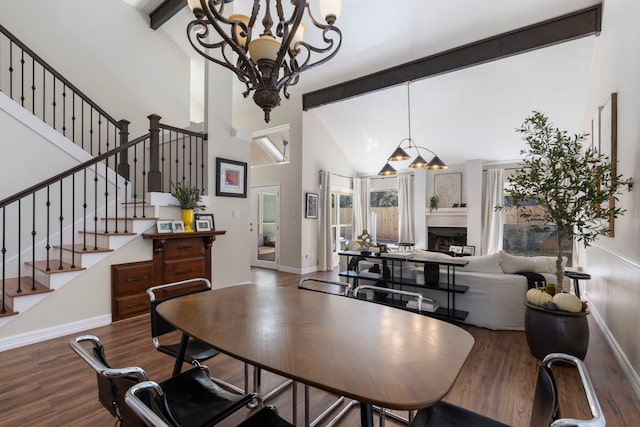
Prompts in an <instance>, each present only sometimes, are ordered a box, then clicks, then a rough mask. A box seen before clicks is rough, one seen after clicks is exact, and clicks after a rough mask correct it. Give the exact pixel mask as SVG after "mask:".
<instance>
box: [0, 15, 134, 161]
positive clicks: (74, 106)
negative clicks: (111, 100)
mask: <svg viewBox="0 0 640 427" xmlns="http://www.w3.org/2000/svg"><path fill="white" fill-rule="evenodd" d="M0 91H1V92H4V93H5V94H6V95H7V96H9V97H10V98H11V99H13V100H14V101H16V102H17V103H19V104H20V105H22V107H23V108H25V109H27V110H28V111H31V113H32V114H33V115H35V116H36V117H38V118H39V119H41V120H42V121H43V122H45V123H47V124H48V125H49V126H51V127H52V128H54V129H55V130H57V131H58V132H60V133H62V135H64V136H66V137H67V138H68V139H70V140H71V141H73V142H74V143H75V144H76V145H79V146H80V147H82V148H83V149H84V150H85V151H87V152H89V153H90V154H91V155H98V154H100V153H106V152H108V151H109V150H110V149H111V148H112V147H114V146H115V144H116V142H117V141H118V136H117V134H118V132H119V131H121V130H123V129H122V125H123V123H122V121H117V120H115V119H114V118H113V117H111V116H110V115H109V114H108V113H107V112H105V111H104V110H103V109H102V108H100V107H99V106H98V105H97V104H96V103H95V102H93V101H92V100H91V99H90V98H89V97H88V96H86V95H85V94H84V93H83V92H82V91H80V89H78V88H77V87H76V86H74V85H73V84H72V83H71V82H70V81H69V80H67V79H66V78H65V77H63V76H62V74H60V73H59V72H57V71H56V70H55V69H54V68H53V67H52V66H50V65H49V64H48V63H47V62H46V61H44V60H43V59H42V58H41V57H40V56H38V55H37V54H36V53H35V52H33V51H32V50H31V49H29V48H28V47H27V46H26V45H25V44H24V43H22V42H21V41H20V40H18V38H17V37H16V36H14V35H13V34H11V33H10V32H9V31H8V30H7V29H6V28H4V27H3V26H2V25H0ZM127 123H128V122H127ZM125 131H126V129H125Z"/></svg>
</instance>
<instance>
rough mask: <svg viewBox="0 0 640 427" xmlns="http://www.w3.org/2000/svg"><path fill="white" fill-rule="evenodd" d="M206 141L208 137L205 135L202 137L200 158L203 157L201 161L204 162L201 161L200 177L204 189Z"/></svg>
mask: <svg viewBox="0 0 640 427" xmlns="http://www.w3.org/2000/svg"><path fill="white" fill-rule="evenodd" d="M205 141H206V139H205V138H204V137H202V138H201V139H200V149H201V152H200V159H201V162H202V163H200V179H201V180H202V188H203V189H204V186H205V179H204V176H205V175H204V168H205V160H206V157H205V150H204V149H205V143H204V142H205Z"/></svg>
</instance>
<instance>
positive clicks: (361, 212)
mask: <svg viewBox="0 0 640 427" xmlns="http://www.w3.org/2000/svg"><path fill="white" fill-rule="evenodd" d="M370 207H371V183H370V181H369V178H354V179H353V235H354V236H358V235H360V234H361V233H362V230H367V231H368V232H369V234H371V231H372V230H371V223H370V222H369V217H370V215H369V211H370Z"/></svg>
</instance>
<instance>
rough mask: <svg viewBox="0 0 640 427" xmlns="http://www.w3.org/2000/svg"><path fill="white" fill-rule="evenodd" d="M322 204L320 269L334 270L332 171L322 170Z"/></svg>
mask: <svg viewBox="0 0 640 427" xmlns="http://www.w3.org/2000/svg"><path fill="white" fill-rule="evenodd" d="M320 176H321V178H320V182H321V184H320V186H321V188H320V206H319V212H318V214H319V226H320V229H319V230H318V271H330V270H333V246H332V239H331V172H329V171H320Z"/></svg>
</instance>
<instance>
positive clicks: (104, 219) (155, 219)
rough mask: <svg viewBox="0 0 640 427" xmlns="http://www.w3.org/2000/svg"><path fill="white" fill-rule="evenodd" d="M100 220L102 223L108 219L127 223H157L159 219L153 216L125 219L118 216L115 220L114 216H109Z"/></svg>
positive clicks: (128, 217)
mask: <svg viewBox="0 0 640 427" xmlns="http://www.w3.org/2000/svg"><path fill="white" fill-rule="evenodd" d="M100 219H101V220H102V221H106V220H109V219H112V220H116V219H117V220H118V221H120V220H122V221H124V220H127V221H157V220H158V219H160V218H158V217H155V216H126V217H125V216H119V217H118V218H116V217H115V216H110V217H105V218H100Z"/></svg>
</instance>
